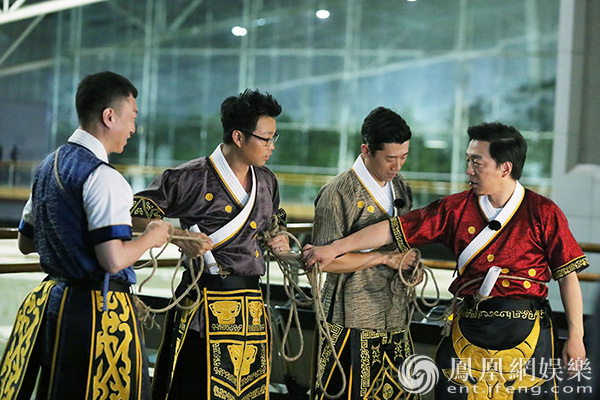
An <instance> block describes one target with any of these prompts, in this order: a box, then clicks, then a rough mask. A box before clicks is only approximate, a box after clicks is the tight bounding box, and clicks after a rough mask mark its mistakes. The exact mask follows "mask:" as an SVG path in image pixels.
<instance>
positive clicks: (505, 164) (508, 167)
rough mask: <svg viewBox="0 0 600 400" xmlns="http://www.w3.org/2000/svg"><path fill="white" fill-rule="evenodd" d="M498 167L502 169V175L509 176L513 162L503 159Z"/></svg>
mask: <svg viewBox="0 0 600 400" xmlns="http://www.w3.org/2000/svg"><path fill="white" fill-rule="evenodd" d="M500 168H501V169H502V177H505V176H510V174H511V173H512V169H513V163H512V162H510V161H504V162H503V163H502V164H501V165H500Z"/></svg>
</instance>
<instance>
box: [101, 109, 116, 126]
mask: <svg viewBox="0 0 600 400" xmlns="http://www.w3.org/2000/svg"><path fill="white" fill-rule="evenodd" d="M114 121H115V110H113V109H112V108H110V107H106V108H105V109H104V111H102V124H104V126H106V127H107V128H110V127H111V126H112V124H113V123H114Z"/></svg>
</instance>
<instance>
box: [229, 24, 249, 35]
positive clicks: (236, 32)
mask: <svg viewBox="0 0 600 400" xmlns="http://www.w3.org/2000/svg"><path fill="white" fill-rule="evenodd" d="M231 33H233V36H246V34H247V33H248V30H247V29H246V28H243V27H241V26H234V27H233V28H231Z"/></svg>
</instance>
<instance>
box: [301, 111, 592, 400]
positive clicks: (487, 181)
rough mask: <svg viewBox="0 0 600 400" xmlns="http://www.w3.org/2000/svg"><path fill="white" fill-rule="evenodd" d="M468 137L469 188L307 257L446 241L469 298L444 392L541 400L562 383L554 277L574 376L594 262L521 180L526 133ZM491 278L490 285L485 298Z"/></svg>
mask: <svg viewBox="0 0 600 400" xmlns="http://www.w3.org/2000/svg"><path fill="white" fill-rule="evenodd" d="M468 134H469V139H470V142H469V147H468V149H467V152H466V154H467V163H468V164H467V175H468V177H469V183H470V185H471V189H470V190H467V191H464V192H462V193H457V194H454V195H450V196H447V197H444V198H442V199H439V200H436V201H434V202H433V203H431V204H429V205H428V206H426V207H425V208H423V209H420V210H415V211H412V212H410V213H408V214H405V215H403V216H401V217H399V218H391V219H390V221H389V223H388V222H382V223H379V224H376V225H372V226H370V227H367V228H365V229H363V230H361V231H359V232H357V233H356V234H354V235H351V236H348V237H347V238H344V239H342V240H339V241H336V242H334V243H332V244H331V245H329V246H323V247H311V246H310V245H307V246H306V247H305V253H306V254H305V257H306V258H307V259H308V263H309V265H312V264H314V263H315V262H320V263H321V265H324V266H326V265H329V263H330V262H331V261H332V260H333V259H334V258H335V257H336V256H338V255H339V254H344V253H346V252H348V251H354V250H360V249H364V248H371V247H376V246H381V245H383V244H386V243H391V242H396V243H397V245H398V248H400V249H401V250H402V249H403V250H405V251H406V250H408V249H409V248H410V247H411V246H420V245H424V244H429V243H442V244H444V245H446V246H447V247H448V248H450V249H451V250H453V251H454V253H455V255H456V259H457V271H456V272H457V274H456V278H455V279H454V281H453V282H452V284H451V285H450V289H449V290H450V292H452V293H453V294H454V295H456V296H457V297H459V298H462V302H461V303H460V306H459V307H458V308H457V310H456V314H455V316H454V318H453V320H452V329H451V333H450V336H448V337H446V338H444V339H442V342H441V343H440V346H439V347H438V351H437V355H436V363H437V365H438V368H439V369H440V370H441V374H440V380H439V382H438V385H437V387H436V398H438V399H467V398H468V399H489V398H502V399H512V398H514V399H536V398H541V397H543V396H544V395H542V396H541V397H539V396H538V394H539V393H540V392H541V393H556V391H555V390H556V389H557V388H556V379H555V376H556V375H555V374H556V371H555V370H554V368H555V367H556V364H557V363H556V361H557V360H555V359H554V358H555V357H557V356H556V355H555V350H554V339H553V338H554V335H553V332H552V329H553V328H552V326H553V325H552V315H551V310H550V305H549V303H548V301H547V300H546V297H547V295H548V287H547V283H548V282H549V281H550V279H552V278H553V279H556V280H557V281H558V286H559V288H560V294H561V298H562V303H563V306H564V309H565V314H566V320H567V326H568V338H567V341H566V342H565V344H564V347H563V352H562V362H563V367H565V368H566V369H568V370H569V372H570V373H571V374H572V373H574V372H575V371H577V370H581V368H582V366H583V362H584V360H585V348H584V344H583V315H582V298H581V289H580V286H579V280H578V279H577V272H579V271H581V270H583V269H584V268H586V267H587V266H588V265H589V263H588V260H587V258H586V257H585V255H584V254H583V252H582V251H581V248H580V247H579V245H578V244H577V242H576V241H575V238H574V237H573V235H572V233H571V232H570V230H569V227H568V223H567V220H566V218H565V216H564V214H563V213H562V211H561V210H560V209H559V208H558V206H557V205H556V204H554V203H553V202H552V201H551V200H550V199H548V198H546V197H543V196H541V195H539V194H537V193H535V192H532V191H530V190H528V189H525V188H523V186H522V185H521V184H520V183H519V181H518V180H519V179H520V177H521V173H522V171H523V165H524V163H525V157H526V153H527V144H526V142H525V139H524V138H523V136H522V135H521V133H520V132H519V131H517V130H516V129H515V128H514V127H512V126H506V125H503V124H500V123H484V124H480V125H476V126H472V127H470V128H469V129H468ZM492 267H497V268H492ZM494 270H495V271H496V273H497V274H499V275H492V273H491V272H490V271H494ZM486 275H489V276H490V278H491V280H490V285H489V287H490V288H491V291H489V292H488V291H484V293H483V294H482V293H481V292H480V288H481V287H482V283H483V281H484V279H485V278H486ZM496 277H497V278H496ZM526 365H527V368H525V367H526Z"/></svg>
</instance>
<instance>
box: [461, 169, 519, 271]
mask: <svg viewBox="0 0 600 400" xmlns="http://www.w3.org/2000/svg"><path fill="white" fill-rule="evenodd" d="M516 183H517V184H516V186H515V191H514V192H513V194H512V196H510V199H509V200H508V202H507V203H506V205H505V206H504V207H503V208H502V211H500V213H499V214H498V215H497V216H496V217H495V218H493V219H495V220H496V221H498V222H500V224H501V227H500V230H498V231H495V230H493V229H490V227H489V226H486V227H485V228H483V230H482V231H481V232H479V234H478V235H477V236H475V238H474V239H473V241H472V242H471V243H469V245H468V246H467V247H466V248H465V249H464V250H463V251H462V253H460V256H459V257H458V265H457V266H458V271H459V273H460V274H462V272H463V269H464V267H465V265H467V264H468V263H469V262H470V261H471V260H472V259H473V257H475V256H476V255H477V254H478V253H479V251H481V249H482V248H484V247H485V246H486V245H487V244H488V243H489V242H490V241H491V240H492V239H494V238H495V237H496V235H497V234H499V233H500V232H502V229H504V226H505V225H506V223H507V222H508V221H510V220H511V218H512V217H513V215H515V212H516V211H517V209H518V208H519V205H520V204H521V202H522V201H523V197H524V196H525V189H524V188H523V186H522V185H521V184H520V183H519V182H518V181H517V182H516ZM484 197H485V198H486V199H485V200H488V199H487V195H486V196H479V198H478V201H479V205H480V207H481V208H482V210H483V212H484V213H485V214H486V217H487V216H488V215H493V213H494V212H493V211H492V210H490V209H489V207H487V208H488V209H487V210H486V209H485V208H484V206H483V204H484V199H483V198H484ZM488 203H489V200H488ZM490 206H491V204H490ZM490 219H491V218H488V221H490Z"/></svg>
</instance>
